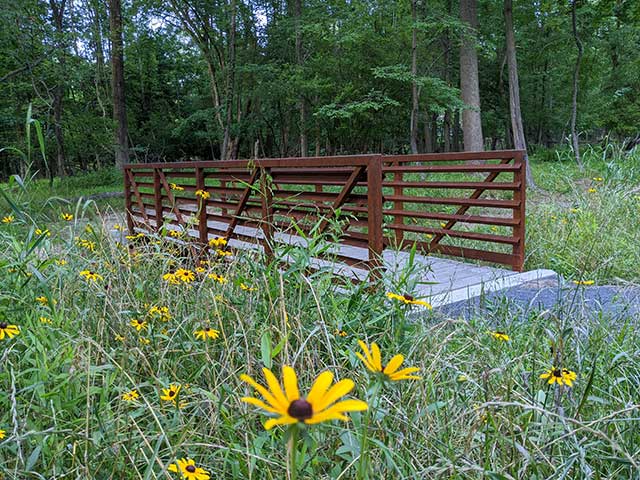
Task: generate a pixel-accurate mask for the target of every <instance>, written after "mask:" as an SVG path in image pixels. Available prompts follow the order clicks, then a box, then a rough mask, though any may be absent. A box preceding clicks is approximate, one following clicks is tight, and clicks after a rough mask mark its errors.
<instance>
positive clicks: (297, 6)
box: [294, 0, 308, 157]
mask: <svg viewBox="0 0 640 480" xmlns="http://www.w3.org/2000/svg"><path fill="white" fill-rule="evenodd" d="M294 16H295V20H296V26H295V28H296V62H297V64H298V68H299V69H300V70H302V66H303V65H304V56H303V52H302V0H295V3H294ZM299 103H300V156H301V157H306V156H307V151H308V145H307V144H308V142H307V127H306V125H307V102H306V100H305V98H304V94H302V93H300V99H299Z"/></svg>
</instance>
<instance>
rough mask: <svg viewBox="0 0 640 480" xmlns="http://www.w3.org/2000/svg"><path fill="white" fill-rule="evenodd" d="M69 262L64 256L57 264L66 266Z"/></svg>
mask: <svg viewBox="0 0 640 480" xmlns="http://www.w3.org/2000/svg"><path fill="white" fill-rule="evenodd" d="M66 264H67V261H66V260H65V259H64V258H59V259H57V260H56V265H60V266H61V267H64V266H65V265H66Z"/></svg>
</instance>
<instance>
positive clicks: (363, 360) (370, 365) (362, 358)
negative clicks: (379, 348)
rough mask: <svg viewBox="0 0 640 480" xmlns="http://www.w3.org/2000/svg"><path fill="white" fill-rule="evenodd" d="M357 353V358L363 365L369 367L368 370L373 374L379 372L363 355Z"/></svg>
mask: <svg viewBox="0 0 640 480" xmlns="http://www.w3.org/2000/svg"><path fill="white" fill-rule="evenodd" d="M355 353H356V357H358V358H359V359H360V360H361V361H362V363H364V366H365V367H367V369H368V370H370V371H372V372H374V373H375V372H377V370H376V368H375V367H374V366H373V364H372V363H371V362H369V360H367V359H366V358H364V357H363V356H362V355H360V354H359V353H358V352H355Z"/></svg>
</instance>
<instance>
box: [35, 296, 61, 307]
mask: <svg viewBox="0 0 640 480" xmlns="http://www.w3.org/2000/svg"><path fill="white" fill-rule="evenodd" d="M36 302H38V303H39V304H40V305H42V306H43V307H48V306H49V299H48V298H47V297H45V296H44V295H41V296H39V297H36ZM51 303H52V304H53V305H56V304H57V303H58V301H57V300H56V299H55V298H54V299H52V300H51Z"/></svg>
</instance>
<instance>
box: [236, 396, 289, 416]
mask: <svg viewBox="0 0 640 480" xmlns="http://www.w3.org/2000/svg"><path fill="white" fill-rule="evenodd" d="M240 401H242V402H245V403H248V404H250V405H254V406H256V407H258V408H261V409H262V410H264V411H266V412H271V413H279V414H280V415H282V411H280V410H278V409H275V408H273V407H270V406H269V405H267V404H266V403H264V402H263V401H262V400H258V399H257V398H253V397H242V398H241V399H240Z"/></svg>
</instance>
